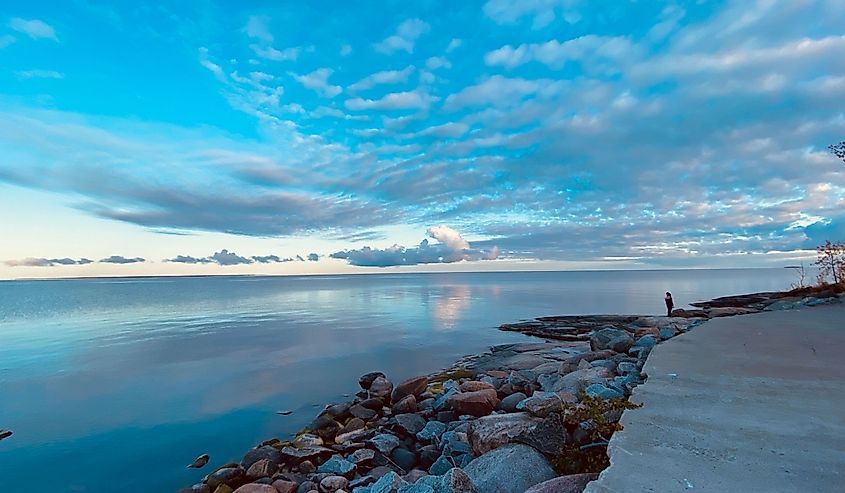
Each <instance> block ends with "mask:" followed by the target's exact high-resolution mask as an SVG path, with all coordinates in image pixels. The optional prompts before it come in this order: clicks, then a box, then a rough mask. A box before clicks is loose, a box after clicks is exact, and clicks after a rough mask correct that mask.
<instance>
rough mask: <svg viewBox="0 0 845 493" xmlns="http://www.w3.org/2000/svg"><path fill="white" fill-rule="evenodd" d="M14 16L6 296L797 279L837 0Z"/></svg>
mask: <svg viewBox="0 0 845 493" xmlns="http://www.w3.org/2000/svg"><path fill="white" fill-rule="evenodd" d="M156 3H158V4H159V5H147V4H146V3H145V2H134V1H125V2H122V1H108V2H106V1H95V0H62V1H54V2H51V1H40V2H23V1H17V0H10V1H6V2H3V4H2V6H0V278H30V277H65V276H96V275H175V274H307V273H343V272H373V271H377V272H385V271H395V270H399V271H430V270H524V269H532V270H533V269H538V270H541V269H542V270H545V269H579V268H583V269H594V268H597V269H605V268H607V269H610V268H686V267H689V268H711V267H765V266H772V267H781V266H785V265H792V264H795V263H798V262H799V261H805V260H812V253H813V252H812V248H813V247H814V246H816V245H817V244H819V243H822V242H823V241H824V240H826V239H831V240H834V241H836V240H845V163H843V162H842V161H841V160H838V159H837V158H836V157H835V156H833V155H832V154H831V153H830V152H829V151H828V149H827V146H828V145H830V144H834V143H837V142H840V141H843V140H845V106H843V104H842V101H845V57H843V56H842V54H843V53H845V30H843V27H842V26H843V25H845V2H842V1H841V0H790V1H778V0H759V1H754V0H742V1H704V0H699V1H687V2H684V1H677V2H676V1H624V0H620V1H612V2H611V1H586V0H520V1H511V0H487V1H466V2H442V1H426V0H421V1H417V2H404V1H384V2H378V3H376V2H370V1H366V2H364V1H360V2H358V1H338V2H331V1H320V2H255V1H239V2H234V1H211V0H206V1H179V2H156Z"/></svg>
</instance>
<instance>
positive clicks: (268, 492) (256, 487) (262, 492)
mask: <svg viewBox="0 0 845 493" xmlns="http://www.w3.org/2000/svg"><path fill="white" fill-rule="evenodd" d="M235 493H279V492H278V491H276V488H273V487H272V486H270V485H269V484H258V483H249V484H245V485H243V486H241V487H240V488H238V489H236V490H235Z"/></svg>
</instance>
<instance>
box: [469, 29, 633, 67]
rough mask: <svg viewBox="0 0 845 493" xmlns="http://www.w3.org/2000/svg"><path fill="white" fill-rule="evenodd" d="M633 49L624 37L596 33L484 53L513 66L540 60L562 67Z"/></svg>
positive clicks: (487, 57) (487, 60)
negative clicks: (597, 34)
mask: <svg viewBox="0 0 845 493" xmlns="http://www.w3.org/2000/svg"><path fill="white" fill-rule="evenodd" d="M632 50H633V45H632V44H631V42H630V41H629V40H628V39H627V38H624V37H618V36H615V37H614V36H596V35H593V34H590V35H587V36H581V37H579V38H575V39H570V40H567V41H564V42H560V41H557V40H554V39H553V40H551V41H547V42H545V43H533V44H521V45H519V46H517V47H516V48H514V47H513V46H511V45H506V46H503V47H501V48H499V49H498V50H493V51H490V52H488V53H487V54H486V55H485V56H484V62H485V63H486V64H487V65H491V66H494V65H502V66H504V67H505V68H508V69H511V68H514V67H517V66H519V65H523V64H526V63H528V62H531V61H537V62H540V63H542V64H545V65H548V66H549V67H551V68H555V69H558V68H561V67H562V66H563V65H564V64H565V63H566V62H570V61H572V62H588V63H589V62H593V61H601V60H610V61H616V60H622V59H624V58H626V57H628V56H629V55H630V53H631V51H632Z"/></svg>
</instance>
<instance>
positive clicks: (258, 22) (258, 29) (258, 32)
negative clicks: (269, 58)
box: [244, 15, 273, 43]
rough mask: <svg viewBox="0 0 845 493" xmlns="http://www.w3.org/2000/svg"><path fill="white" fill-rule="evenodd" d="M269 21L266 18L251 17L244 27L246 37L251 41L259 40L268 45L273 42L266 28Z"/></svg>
mask: <svg viewBox="0 0 845 493" xmlns="http://www.w3.org/2000/svg"><path fill="white" fill-rule="evenodd" d="M268 21H269V19H268V18H267V17H266V16H261V15H251V16H250V17H249V20H248V21H247V23H246V26H245V27H244V31H245V32H246V35H247V36H249V37H250V38H253V39H260V40H262V41H266V42H268V43H270V42H272V41H273V35H272V34H270V30H269V29H268V28H267V22H268Z"/></svg>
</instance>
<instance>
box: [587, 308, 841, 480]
mask: <svg viewBox="0 0 845 493" xmlns="http://www.w3.org/2000/svg"><path fill="white" fill-rule="evenodd" d="M645 372H646V374H647V375H648V381H647V382H646V383H645V384H644V385H640V386H639V387H637V388H636V389H635V390H634V395H633V397H632V400H633V401H634V402H641V403H643V404H644V406H643V408H642V409H638V410H633V411H626V412H625V415H624V416H623V418H622V424H623V425H624V426H625V429H624V430H623V431H621V432H619V433H616V434H615V435H614V436H613V438H612V439H611V442H610V447H609V453H610V457H611V466H610V467H609V468H608V469H606V470H605V471H604V472H603V473H602V474H601V476H600V477H599V479H598V480H596V481H593V482H592V483H590V484H589V485H588V486H587V489H586V490H585V491H587V492H592V493H606V492H647V491H655V492H659V493H664V492H675V491H679V492H680V491H694V492H719V493H732V492H741V493H757V492H760V493H772V492H802V493H803V492H813V493H819V492H831V493H833V492H836V493H842V492H845V305H832V306H823V307H815V308H807V309H803V310H797V311H777V312H767V313H760V314H755V315H745V316H738V317H730V318H721V319H715V320H711V321H709V322H707V323H706V324H704V325H702V326H699V327H698V328H696V329H693V330H692V331H691V332H689V333H686V334H683V335H681V336H678V337H676V338H674V339H672V340H670V341H667V342H666V343H664V344H661V345H659V346H658V347H656V348H655V349H654V351H653V352H652V353H651V355H650V356H649V358H648V361H647V362H646V366H645Z"/></svg>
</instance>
